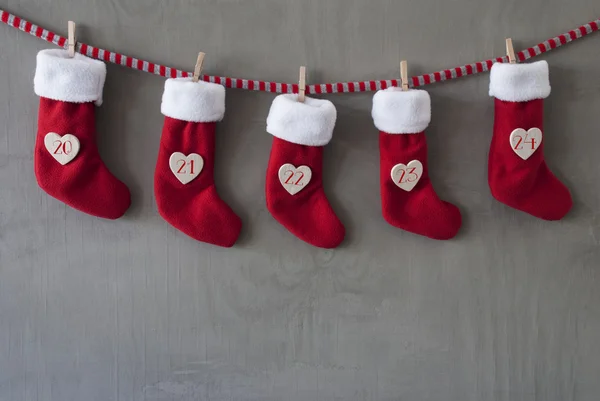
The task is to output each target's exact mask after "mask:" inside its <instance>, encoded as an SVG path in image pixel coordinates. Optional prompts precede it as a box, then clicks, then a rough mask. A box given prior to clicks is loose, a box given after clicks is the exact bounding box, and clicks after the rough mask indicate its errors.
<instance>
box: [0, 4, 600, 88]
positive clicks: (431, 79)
mask: <svg viewBox="0 0 600 401" xmlns="http://www.w3.org/2000/svg"><path fill="white" fill-rule="evenodd" d="M0 20H1V21H2V22H3V23H5V24H7V25H9V26H12V27H13V28H17V29H19V30H21V31H23V32H26V33H29V34H31V35H33V36H35V37H38V38H40V39H43V40H45V41H47V42H50V43H54V44H55V45H57V46H59V47H63V48H66V47H67V38H65V37H64V36H60V35H57V34H56V33H54V32H52V31H49V30H47V29H44V28H42V27H40V26H38V25H34V24H32V23H31V22H29V21H26V20H24V19H22V18H20V17H17V16H16V15H13V14H11V13H8V12H6V11H4V10H0ZM599 27H600V18H598V19H596V20H594V21H592V22H589V23H587V24H584V25H582V26H580V27H579V28H576V29H573V30H571V31H569V32H566V33H563V34H562V35H558V36H556V37H554V38H551V39H548V40H546V41H544V42H542V43H539V44H537V45H535V46H533V47H530V48H528V49H525V50H523V51H520V52H518V53H517V54H516V56H517V58H518V59H519V61H525V60H528V59H530V58H532V57H535V56H538V55H540V54H542V53H546V52H549V51H550V50H553V49H556V48H557V47H560V46H562V45H566V44H567V43H571V42H573V41H574V40H576V39H579V38H582V37H584V36H586V35H588V34H590V33H592V32H596V31H598V29H599ZM76 51H77V52H79V53H81V54H85V55H86V56H88V57H93V58H95V59H99V60H104V61H107V62H111V63H114V64H119V65H122V66H125V67H129V68H133V69H135V70H140V71H145V72H149V73H151V74H155V75H160V76H161V77H168V78H176V77H191V76H192V75H193V73H192V72H188V71H182V70H178V69H176V68H172V67H166V66H164V65H160V64H155V63H151V62H149V61H145V60H140V59H136V58H133V57H130V56H126V55H123V54H120V53H116V52H111V51H109V50H104V49H100V48H98V47H94V46H91V45H88V44H85V43H77V48H76ZM495 62H498V63H506V62H508V56H504V57H497V58H494V59H489V60H485V61H479V62H476V63H471V64H466V65H463V66H460V67H454V68H450V69H447V70H443V71H437V72H433V73H430V74H424V75H418V76H414V77H411V78H410V86H411V87H413V88H415V87H418V86H423V85H428V84H432V83H435V82H440V81H447V80H450V79H455V78H460V77H463V76H466V75H474V74H478V73H480V72H484V71H488V70H489V69H490V68H491V67H492V64H494V63H495ZM200 79H202V80H203V81H207V82H214V83H217V84H221V85H224V86H225V87H227V88H237V89H248V90H255V91H262V92H274V93H298V84H287V83H280V82H266V81H256V80H249V79H242V78H229V77H219V76H212V75H202V76H201V77H200ZM390 86H400V80H399V79H387V80H374V81H361V82H338V83H329V84H316V85H308V86H307V87H306V93H307V94H308V93H312V94H314V93H349V92H368V91H377V90H380V89H385V88H388V87H390Z"/></svg>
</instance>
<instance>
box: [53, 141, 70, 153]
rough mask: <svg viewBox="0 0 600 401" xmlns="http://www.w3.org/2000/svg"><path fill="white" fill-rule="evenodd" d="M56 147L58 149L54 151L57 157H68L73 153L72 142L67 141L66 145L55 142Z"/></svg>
mask: <svg viewBox="0 0 600 401" xmlns="http://www.w3.org/2000/svg"><path fill="white" fill-rule="evenodd" d="M54 145H55V146H56V149H54V154H55V155H62V154H65V155H68V154H70V153H71V152H72V151H73V144H72V143H71V141H66V142H65V143H63V142H61V141H54ZM67 145H69V146H67Z"/></svg>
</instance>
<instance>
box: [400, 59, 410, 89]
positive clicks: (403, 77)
mask: <svg viewBox="0 0 600 401" xmlns="http://www.w3.org/2000/svg"><path fill="white" fill-rule="evenodd" d="M400 82H402V90H403V91H407V90H408V65H407V63H406V60H402V61H401V62H400Z"/></svg>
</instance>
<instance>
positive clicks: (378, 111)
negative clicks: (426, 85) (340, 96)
mask: <svg viewBox="0 0 600 401" xmlns="http://www.w3.org/2000/svg"><path fill="white" fill-rule="evenodd" d="M371 115H372V116H373V122H374V123H375V126H376V127H377V129H379V130H380V131H382V132H385V133H388V134H418V133H420V132H423V131H425V128H427V126H428V125H429V122H430V121H431V99H430V98H429V93H427V92H426V91H424V90H419V89H411V90H408V91H403V90H402V89H400V88H396V87H392V88H388V89H384V90H380V91H379V92H377V93H376V94H375V96H374V97H373V110H372V112H371Z"/></svg>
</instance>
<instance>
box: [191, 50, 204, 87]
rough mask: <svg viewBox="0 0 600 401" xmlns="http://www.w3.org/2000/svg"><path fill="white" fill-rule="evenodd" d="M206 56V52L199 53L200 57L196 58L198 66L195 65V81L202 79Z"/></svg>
mask: <svg viewBox="0 0 600 401" xmlns="http://www.w3.org/2000/svg"><path fill="white" fill-rule="evenodd" d="M204 56H206V54H205V53H202V52H200V53H198V58H197V59H196V66H195V67H194V76H193V77H192V81H193V82H198V81H199V80H200V73H201V72H202V64H204Z"/></svg>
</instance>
